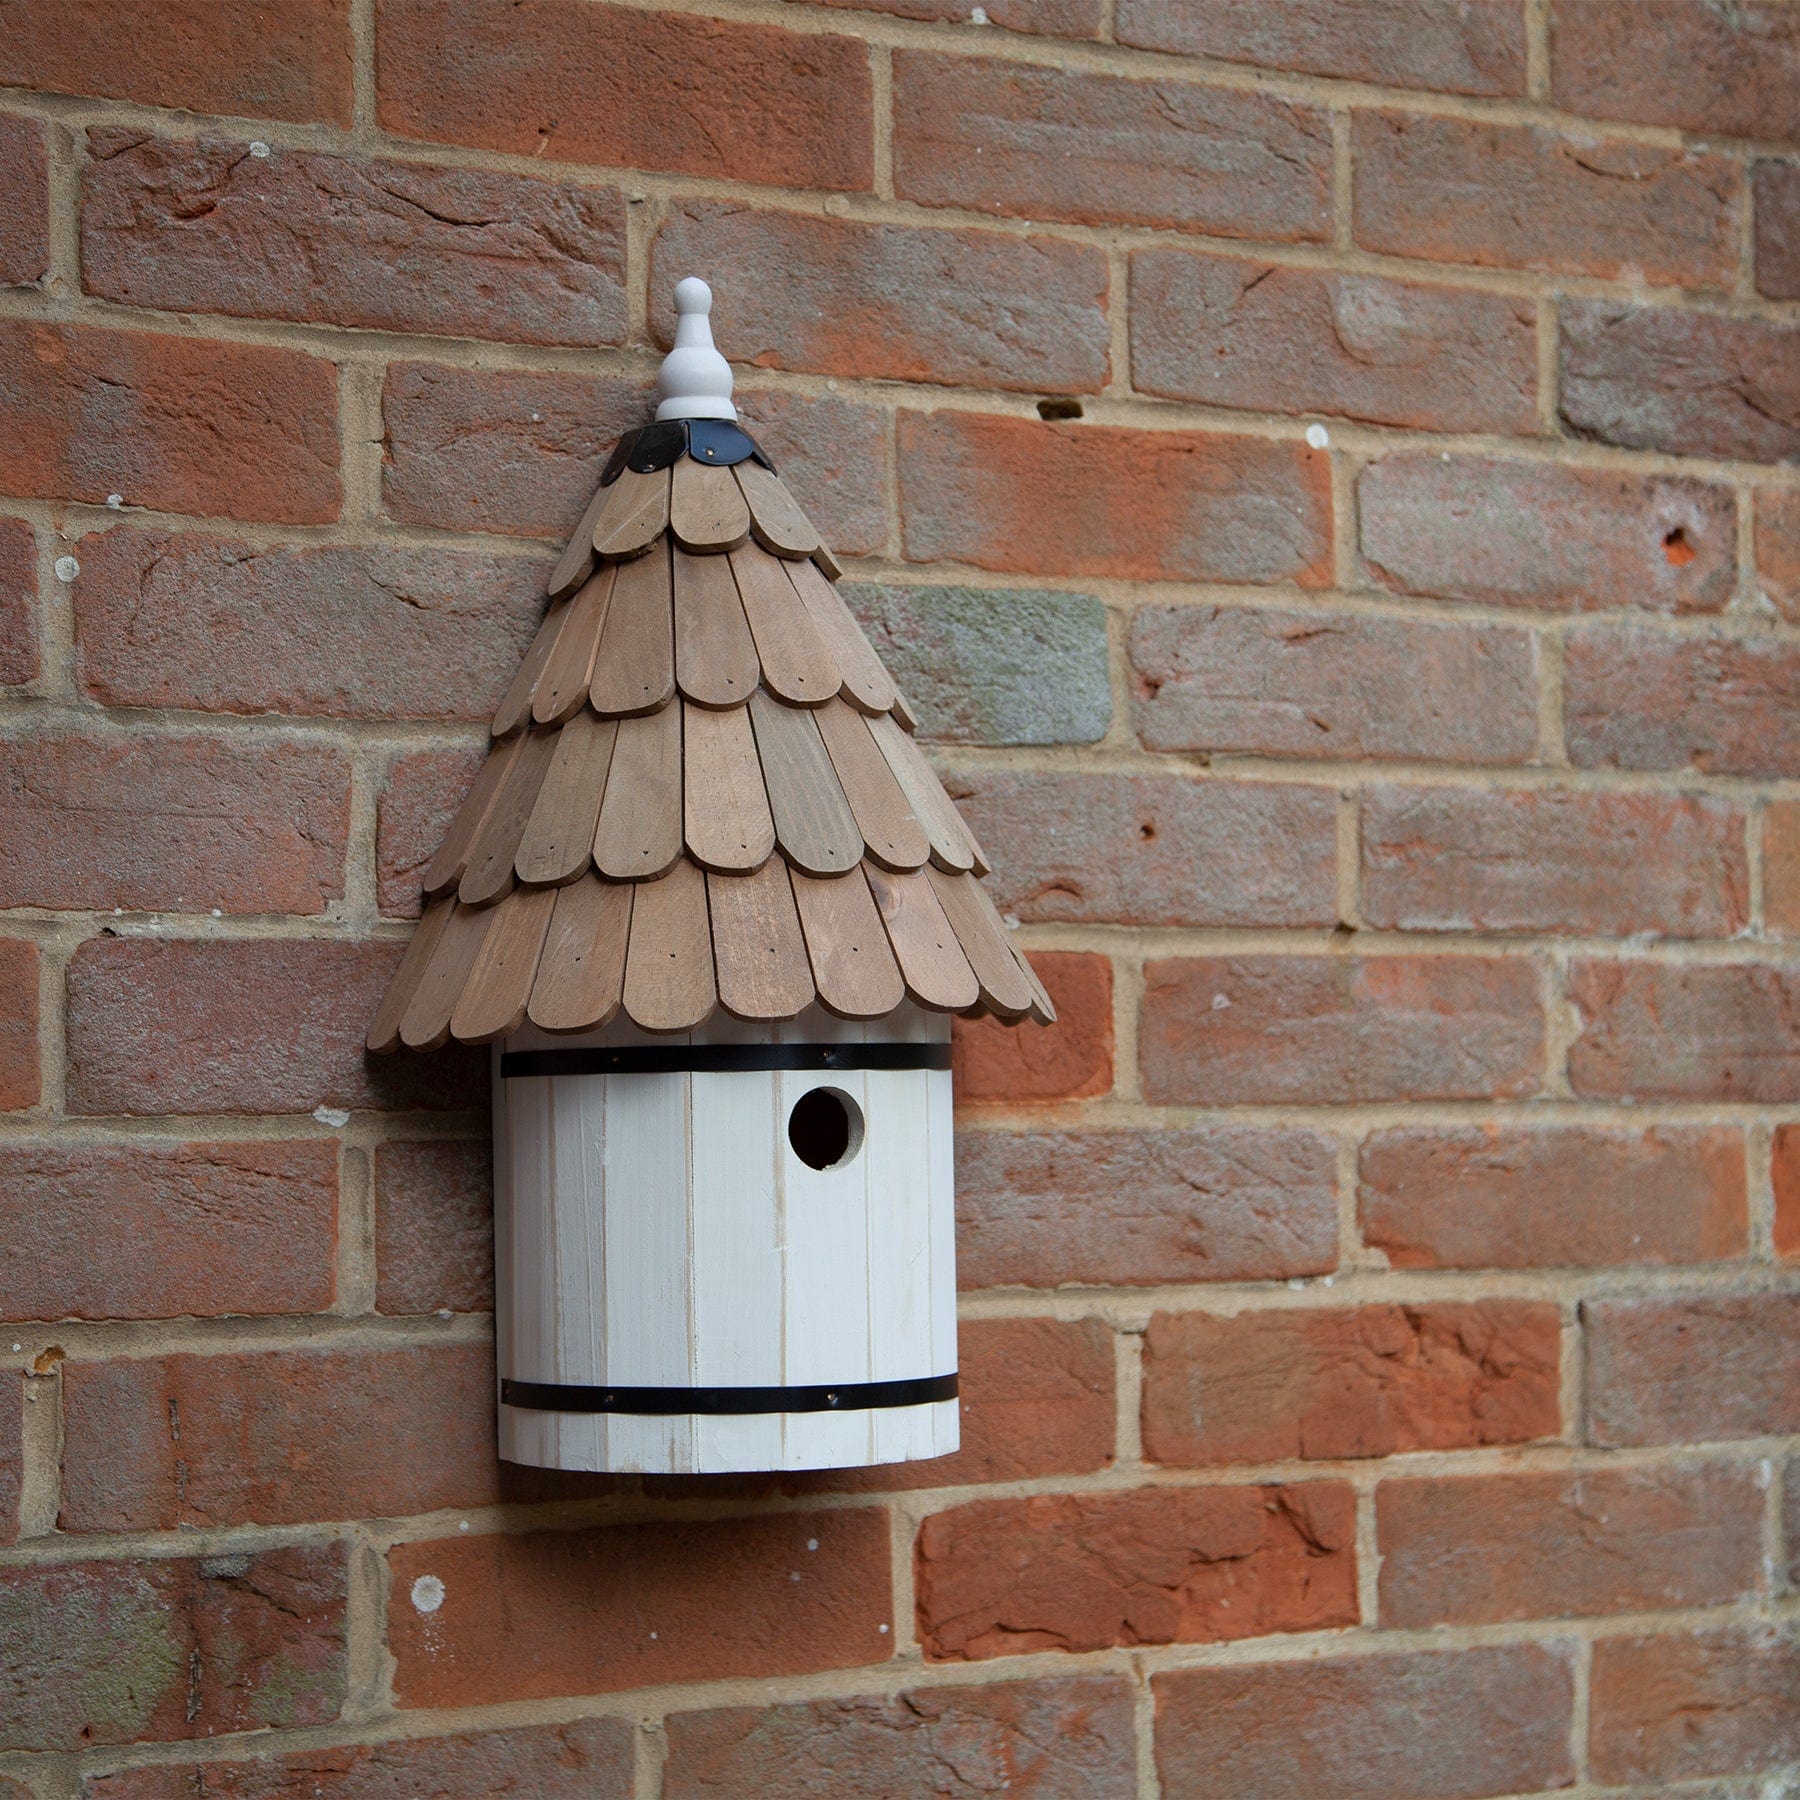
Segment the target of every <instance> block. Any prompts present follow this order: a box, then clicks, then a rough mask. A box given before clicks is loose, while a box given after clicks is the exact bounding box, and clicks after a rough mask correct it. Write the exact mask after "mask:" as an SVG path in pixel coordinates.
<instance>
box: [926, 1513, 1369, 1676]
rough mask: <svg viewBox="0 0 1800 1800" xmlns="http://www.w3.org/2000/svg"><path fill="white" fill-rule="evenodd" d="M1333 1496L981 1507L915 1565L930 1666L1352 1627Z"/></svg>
mask: <svg viewBox="0 0 1800 1800" xmlns="http://www.w3.org/2000/svg"><path fill="white" fill-rule="evenodd" d="M1355 1512H1356V1505H1355V1499H1354V1496H1353V1495H1352V1493H1351V1490H1350V1488H1349V1486H1348V1485H1347V1484H1345V1483H1342V1482H1313V1483H1306V1484H1302V1485H1299V1486H1291V1487H1219V1488H1139V1489H1136V1490H1134V1491H1133V1492H1131V1493H1123V1494H1043V1495H1038V1496H1035V1497H1033V1498H1031V1499H1025V1500H977V1501H974V1502H972V1503H971V1504H969V1505H967V1506H959V1507H955V1508H953V1509H952V1510H951V1511H949V1512H942V1513H936V1514H934V1515H933V1516H932V1517H931V1518H928V1519H927V1520H926V1521H925V1522H924V1524H923V1525H922V1526H921V1527H920V1528H919V1537H918V1542H917V1545H916V1548H915V1552H914V1584H915V1587H916V1589H917V1594H918V1631H919V1640H920V1642H921V1643H922V1644H923V1645H924V1647H925V1654H926V1657H927V1658H928V1659H932V1660H937V1661H949V1660H962V1661H968V1662H976V1661H980V1660H983V1659H985V1658H987V1657H992V1656H1014V1655H1025V1654H1030V1653H1033V1652H1037V1651H1044V1650H1067V1651H1073V1652H1080V1651H1086V1650H1102V1649H1105V1648H1107V1647H1108V1646H1109V1645H1113V1644H1133V1645H1135V1644H1174V1643H1217V1642H1219V1641H1221V1640H1224V1639H1229V1638H1245V1637H1261V1636H1264V1635H1266V1634H1268V1633H1270V1632H1279V1631H1316V1630H1321V1629H1323V1628H1326V1627H1329V1626H1333V1625H1353V1624H1355V1622H1356V1616H1357V1610H1356V1551H1355V1547H1354V1539H1355Z"/></svg>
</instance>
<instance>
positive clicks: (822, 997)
mask: <svg viewBox="0 0 1800 1800" xmlns="http://www.w3.org/2000/svg"><path fill="white" fill-rule="evenodd" d="M675 293H676V305H677V307H678V309H679V326H678V329H677V331H676V336H675V346H674V348H673V350H672V351H671V352H670V354H669V355H668V357H667V358H666V360H665V361H664V363H663V366H662V371H661V374H660V376H659V379H658V392H659V395H660V397H661V403H660V404H659V405H658V407H657V409H656V418H655V421H654V422H653V423H650V424H647V425H645V426H644V427H643V428H642V429H640V430H638V431H635V432H632V433H629V434H628V435H627V436H626V437H625V438H623V439H622V440H621V441H620V443H619V444H618V446H617V447H616V449H615V450H614V451H613V453H612V456H611V458H610V460H609V461H608V463H607V465H606V468H605V471H604V473H603V475H602V477H601V481H600V488H599V491H598V492H597V493H596V494H595V495H594V498H593V501H592V503H591V504H590V505H589V507H588V509H587V512H586V514H585V515H584V516H583V518H582V520H581V523H580V525H579V527H578V528H577V530H576V533H575V536H574V539H573V540H572V541H571V542H570V544H569V546H568V548H567V550H565V551H564V553H563V557H562V560H561V562H560V563H558V565H557V567H556V569H555V571H554V573H553V574H552V576H551V579H550V596H549V600H550V603H549V609H548V611H547V613H546V615H545V617H544V621H543V624H542V626H541V628H540V629H539V631H538V635H537V638H536V641H535V642H534V643H533V644H532V646H531V649H530V651H529V652H528V654H527V655H526V657H525V661H524V663H523V665H522V666H521V667H520V669H519V672H518V674H517V676H516V677H515V678H514V680H513V683H512V686H511V688H510V690H509V691H508V693H507V694H506V697H505V698H504V699H503V700H502V702H501V704H500V710H499V712H498V713H497V714H496V716H495V718H494V723H493V743H492V747H491V750H490V752H489V755H488V759H487V762H486V763H485V765H484V766H483V768H482V770H481V772H480V774H479V775H478V776H477V778H476V780H475V783H474V786H473V788H472V789H471V790H470V793H469V796H468V798H467V800H466V801H465V802H464V803H463V806H462V809H461V811H460V812H459V813H458V814H457V815H456V818H455V821H454V823H453V824H452V825H451V827H450V830H449V833H448V835H447V836H446V837H445V839H444V842H443V844H442V846H441V847H440V849H439V850H438V852H437V855H436V856H435V857H434V858H433V860H432V862H431V864H430V866H429V868H428V869H427V871H426V874H425V882H424V887H425V912H424V917H423V918H422V919H421V921H420V923H419V928H418V931H417V934H416V935H415V936H414V938H413V941H412V944H411V946H410V947H409V949H408V951H407V953H406V956H405V959H404V960H403V961H402V963H401V965H400V968H399V970H398V972H397V974H396V975H395V977H394V981H393V984H392V986H391V987H390V988H389V990H388V992H387V994H386V996H385V997H384V999H383V1001H382V1004H381V1007H380V1011H379V1014H378V1016H377V1018H376V1021H375V1024H374V1026H373V1028H372V1029H371V1031H370V1034H369V1045H370V1048H371V1049H373V1050H376V1051H393V1050H398V1049H401V1048H402V1047H404V1048H405V1049H408V1050H431V1049H434V1048H436V1047H438V1046H439V1045H442V1044H444V1043H446V1042H447V1041H449V1040H451V1039H455V1040H456V1041H458V1042H460V1043H466V1044H479V1043H487V1044H491V1045H492V1046H493V1057H494V1168H495V1239H496V1242H495V1266H496V1301H495V1306H496V1331H497V1339H498V1362H499V1371H498V1374H499V1421H500V1423H499V1433H500V1454H501V1455H502V1456H503V1457H505V1458H507V1459H509V1460H510V1461H513V1462H521V1463H532V1464H536V1465H539V1466H541V1467H545V1468H555V1469H608V1470H627V1471H638V1472H644V1473H712V1472H718V1471H723V1470H756V1469H810V1468H826V1467H846V1466H855V1465H861V1464H868V1463H884V1462H899V1461H905V1460H909V1459H912V1458H916V1457H931V1456H941V1455H943V1454H945V1453H946V1452H947V1451H950V1450H954V1449H955V1448H956V1446H957V1441H958V1409H957V1403H956V1392H957V1375H956V1367H957V1365H956V1315H955V1306H956V1278H955V1263H954V1246H953V1231H954V1222H955V1221H954V1206H953V1183H952V1156H951V1085H950V1020H951V1017H952V1015H954V1014H963V1015H969V1016H972V1015H979V1014H990V1015H993V1016H995V1017H998V1018H1000V1019H1004V1020H1007V1021H1017V1020H1022V1019H1025V1018H1027V1017H1031V1018H1036V1019H1038V1020H1043V1021H1047V1020H1049V1019H1050V1018H1051V1017H1052V1016H1053V1013H1052V1009H1051V1005H1050V1001H1049V998H1048V996H1047V995H1046V994H1045V992H1044V990H1043V987H1042V986H1041V985H1040V983H1039V982H1038V979H1037V977H1036V976H1035V975H1034V974H1033V972H1032V970H1031V968H1030V965H1029V964H1028V963H1027V962H1026V961H1025V959H1024V957H1023V956H1021V955H1020V954H1019V953H1018V952H1017V951H1016V950H1015V949H1014V948H1013V946H1012V943H1011V941H1010V939H1009V937H1008V933H1007V930H1006V927H1005V925H1004V924H1003V922H1002V921H1001V919H1000V917H999V915H998V913H997V912H996V911H995V909H994V905H993V903H992V901H991V900H990V899H989V898H988V896H987V894H986V893H985V892H984V890H983V889H982V886H981V881H980V877H981V876H982V875H983V874H985V873H986V872H987V865H986V863H985V861H984V860H983V858H982V854H981V850H980V848H979V846H978V845H977V844H976V842H975V840H974V838H973V837H972V836H971V834H970V832H969V829H968V827H967V826H966V825H965V824H964V823H963V821H962V819H961V817H960V816H959V815H958V813H957V810H956V807H955V805H954V804H953V803H952V802H951V800H950V798H949V796H948V795H947V794H946V793H945V792H944V789H943V788H942V786H941V785H940V784H939V782H938V780H937V777H936V776H935V775H934V774H933V773H932V770H931V768H930V766H929V765H928V764H927V762H926V760H925V758H924V756H923V755H922V754H921V753H920V751H919V748H918V746H917V745H916V744H915V742H914V741H913V729H914V721H913V719H912V717H911V715H910V714H909V713H908V711H907V707H906V703H905V701H904V699H903V698H902V697H901V695H900V694H899V693H898V692H897V690H896V689H895V686H894V683H893V681H892V680H891V679H890V677H889V676H888V673H887V671H886V670H885V669H884V668H883V667H882V664H881V662H880V659H879V658H878V657H877V656H876V655H875V653H874V651H873V650H872V649H871V647H870V645H869V642H868V639H867V638H866V637H865V636H864V635H863V632H862V630H861V628H860V627H859V626H858V624H857V622H856V620H855V618H854V617H853V616H852V615H851V613H850V611H849V609H848V607H847V606H846V605H845V603H844V601H843V599H842V598H841V596H840V595H839V593H838V591H837V587H836V585H835V582H836V577H837V575H838V572H839V571H838V569H837V567H836V565H835V564H834V563H833V561H832V559H831V556H830V553H829V552H828V551H827V550H826V549H825V548H824V547H823V545H822V544H821V543H820V541H819V537H818V533H817V532H816V531H815V530H814V529H813V527H812V525H811V523H810V522H809V521H808V519H807V516H806V514H805V513H804V512H803V511H802V510H801V508H800V506H799V505H798V504H797V503H796V502H795V500H794V498H793V497H792V496H791V495H790V494H789V493H788V491H787V490H786V488H784V487H783V485H782V483H781V481H780V479H779V477H778V475H777V473H776V470H775V467H774V465H773V464H772V463H771V462H770V460H769V458H768V457H767V456H766V455H765V454H764V453H763V452H762V451H761V450H760V449H759V448H758V447H757V445H756V443H755V441H754V440H753V439H752V438H751V437H750V436H749V435H748V434H747V433H746V432H744V431H743V430H742V429H741V428H740V427H739V426H738V425H737V423H736V419H737V413H736V409H735V408H734V407H733V405H732V401H731V391H732V377H731V369H730V365H729V364H727V363H726V361H725V359H724V358H723V357H722V356H720V355H719V353H718V351H717V350H716V349H715V348H714V347H713V341H712V331H711V327H710V325H709V323H708V317H707V315H708V313H709V311H710V310H711V306H712V294H711V291H710V290H709V289H708V288H707V286H706V284H705V283H704V282H701V281H696V280H687V281H684V282H682V283H681V284H680V286H679V287H677V289H676V291H675Z"/></svg>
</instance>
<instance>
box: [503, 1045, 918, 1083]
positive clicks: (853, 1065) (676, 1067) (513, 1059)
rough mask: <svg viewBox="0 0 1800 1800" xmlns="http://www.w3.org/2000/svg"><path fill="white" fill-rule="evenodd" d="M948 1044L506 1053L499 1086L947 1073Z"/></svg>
mask: <svg viewBox="0 0 1800 1800" xmlns="http://www.w3.org/2000/svg"><path fill="white" fill-rule="evenodd" d="M949 1067H950V1046H949V1045H948V1044H622V1045H620V1046H619V1047H618V1048H617V1049H616V1050H609V1049H600V1048H594V1047H587V1048H570V1049H567V1050H507V1051H504V1052H503V1053H502V1054H501V1057H500V1075H501V1079H502V1080H507V1081H516V1080H520V1079H525V1078H529V1077H532V1076H542V1075H685V1074H698V1075H730V1074H736V1073H738V1072H740V1071H743V1070H751V1069H799V1070H802V1071H807V1070H818V1069H947V1068H949Z"/></svg>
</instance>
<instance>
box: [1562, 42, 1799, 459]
mask: <svg viewBox="0 0 1800 1800" xmlns="http://www.w3.org/2000/svg"><path fill="white" fill-rule="evenodd" d="M1795 28H1796V39H1795V41H1796V43H1800V14H1796V15H1795ZM1797 87H1800V84H1797ZM1558 392H1559V394H1560V396H1561V398H1560V401H1559V407H1560V410H1561V414H1562V419H1563V422H1564V424H1565V425H1567V426H1568V427H1569V428H1570V430H1572V431H1573V432H1574V433H1575V434H1576V436H1578V437H1584V438H1593V439H1597V440H1598V441H1599V442H1601V443H1605V444H1623V445H1625V446H1627V447H1628V448H1630V449H1633V450H1666V451H1668V452H1670V453H1671V454H1672V455H1675V456H1734V457H1742V458H1745V459H1747V460H1750V461H1754V462H1780V461H1783V460H1787V459H1791V458H1793V457H1796V456H1800V331H1796V330H1794V329H1793V328H1792V327H1790V326H1788V325H1785V324H1776V323H1772V322H1770V321H1768V320H1765V319H1728V318H1724V317H1721V316H1720V315H1719V314H1717V313H1698V312H1674V311H1670V310H1668V309H1665V308H1656V307H1632V306H1627V305H1622V304H1621V303H1619V302H1617V301H1612V300H1583V301H1569V302H1566V303H1565V304H1564V306H1563V307H1562V346H1561V369H1560V373H1559V378H1558Z"/></svg>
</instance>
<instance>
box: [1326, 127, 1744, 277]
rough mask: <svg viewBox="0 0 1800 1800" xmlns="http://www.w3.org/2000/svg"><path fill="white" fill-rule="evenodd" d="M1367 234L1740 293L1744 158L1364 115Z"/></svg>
mask: <svg viewBox="0 0 1800 1800" xmlns="http://www.w3.org/2000/svg"><path fill="white" fill-rule="evenodd" d="M1353 144H1354V154H1355V157H1356V204H1355V232H1356V241H1357V243H1359V244H1360V245H1362V246H1363V247H1364V248H1365V249H1369V250H1379V251H1386V252H1387V253H1388V254H1389V255H1392V256H1407V257H1423V258H1426V259H1427V260H1429V261H1431V262H1452V263H1472V264H1474V265H1475V266H1476V267H1478V268H1502V269H1535V270H1539V271H1541V272H1543V273H1547V274H1557V275H1604V276H1611V277H1613V278H1615V279H1623V280H1628V281H1637V282H1650V283H1662V284H1665V285H1670V286H1682V287H1727V288H1728V287H1730V286H1731V284H1732V282H1733V281H1734V280H1735V279H1736V275H1737V254H1738V224H1737V209H1738V204H1739V196H1740V194H1741V192H1742V188H1743V181H1742V176H1741V175H1740V173H1739V169H1738V165H1737V164H1736V163H1734V162H1731V161H1728V160H1727V159H1726V158H1724V157H1722V156H1715V155H1712V154H1710V153H1708V152H1705V151H1700V150H1689V149H1670V148H1663V147H1661V146H1658V145H1649V144H1639V143H1633V142H1632V141H1631V140H1630V139H1628V138H1602V139H1599V140H1598V141H1596V140H1595V139H1594V137H1593V135H1592V134H1591V133H1586V134H1580V135H1564V134H1563V133H1561V132H1556V131H1549V130H1545V129H1544V128H1542V127H1540V126H1535V125H1496V124H1493V123H1490V122H1487V121H1476V120H1471V119H1454V118H1436V117H1431V116H1428V115H1424V114H1419V113H1390V112H1358V113H1357V114H1356V119H1355V128H1354V138H1353Z"/></svg>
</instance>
